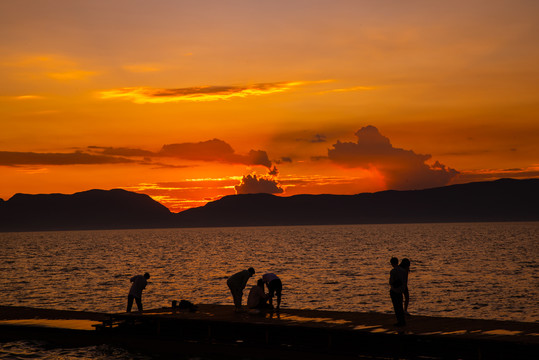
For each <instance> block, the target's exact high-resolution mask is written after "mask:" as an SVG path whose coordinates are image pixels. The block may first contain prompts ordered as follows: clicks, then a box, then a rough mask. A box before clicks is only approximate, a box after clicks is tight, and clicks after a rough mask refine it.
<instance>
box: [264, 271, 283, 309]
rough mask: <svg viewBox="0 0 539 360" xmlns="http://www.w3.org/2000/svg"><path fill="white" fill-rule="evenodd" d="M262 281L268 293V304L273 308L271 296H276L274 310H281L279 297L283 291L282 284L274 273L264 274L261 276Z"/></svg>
mask: <svg viewBox="0 0 539 360" xmlns="http://www.w3.org/2000/svg"><path fill="white" fill-rule="evenodd" d="M262 280H264V282H265V283H266V285H267V286H268V291H269V294H268V296H269V304H270V305H272V306H273V294H276V295H277V307H276V309H277V310H279V309H280V308H281V295H282V291H283V283H282V282H281V279H279V277H278V276H277V275H275V274H274V273H266V274H264V275H262Z"/></svg>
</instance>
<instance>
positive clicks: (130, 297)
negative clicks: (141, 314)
mask: <svg viewBox="0 0 539 360" xmlns="http://www.w3.org/2000/svg"><path fill="white" fill-rule="evenodd" d="M133 299H134V296H133V295H131V294H129V295H127V312H131V308H132V307H133Z"/></svg>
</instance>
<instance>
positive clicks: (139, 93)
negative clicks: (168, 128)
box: [99, 82, 303, 104]
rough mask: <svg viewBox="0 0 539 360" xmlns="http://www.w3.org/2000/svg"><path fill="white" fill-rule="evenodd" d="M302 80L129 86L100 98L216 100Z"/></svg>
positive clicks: (273, 89)
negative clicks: (195, 85)
mask: <svg viewBox="0 0 539 360" xmlns="http://www.w3.org/2000/svg"><path fill="white" fill-rule="evenodd" d="M302 84H303V83H302V82H279V83H264V84H254V85H245V86H198V87H191V88H179V89H154V88H149V87H129V88H120V89H112V90H106V91H101V92H100V93H99V97H101V98H102V99H121V100H128V101H132V102H134V103H137V104H146V103H154V104H162V103H169V102H178V101H216V100H228V99H230V98H234V97H241V98H243V97H247V96H253V95H268V94H274V93H279V92H283V91H287V90H290V89H291V88H292V87H294V86H299V85H302Z"/></svg>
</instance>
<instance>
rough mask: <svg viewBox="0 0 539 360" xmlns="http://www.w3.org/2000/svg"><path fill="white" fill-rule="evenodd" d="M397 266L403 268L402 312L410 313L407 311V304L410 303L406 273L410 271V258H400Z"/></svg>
mask: <svg viewBox="0 0 539 360" xmlns="http://www.w3.org/2000/svg"><path fill="white" fill-rule="evenodd" d="M399 266H400V267H401V268H402V269H403V270H404V273H403V275H404V292H403V294H404V313H405V314H406V315H410V314H409V313H408V305H409V304H410V292H409V291H408V274H409V273H410V260H409V259H407V258H404V259H402V260H401V263H400V265H399Z"/></svg>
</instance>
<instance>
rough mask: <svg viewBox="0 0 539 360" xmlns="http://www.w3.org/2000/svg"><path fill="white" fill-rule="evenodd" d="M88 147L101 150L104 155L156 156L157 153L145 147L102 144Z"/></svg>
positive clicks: (92, 149) (97, 150)
mask: <svg viewBox="0 0 539 360" xmlns="http://www.w3.org/2000/svg"><path fill="white" fill-rule="evenodd" d="M88 149H89V150H91V151H96V152H99V153H101V154H103V155H111V156H127V157H130V156H143V157H152V156H155V153H154V152H152V151H148V150H143V149H132V148H124V147H119V148H115V147H101V146H88Z"/></svg>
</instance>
